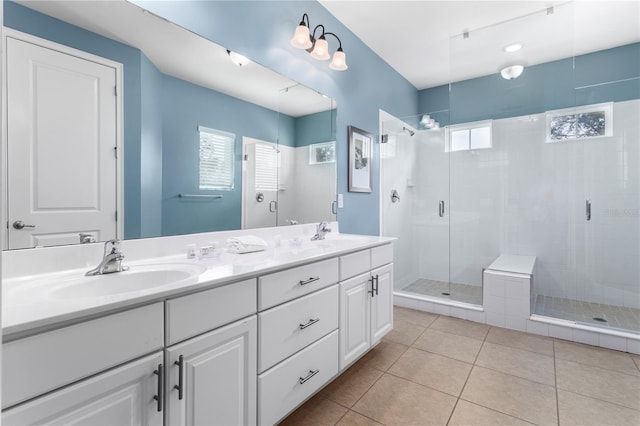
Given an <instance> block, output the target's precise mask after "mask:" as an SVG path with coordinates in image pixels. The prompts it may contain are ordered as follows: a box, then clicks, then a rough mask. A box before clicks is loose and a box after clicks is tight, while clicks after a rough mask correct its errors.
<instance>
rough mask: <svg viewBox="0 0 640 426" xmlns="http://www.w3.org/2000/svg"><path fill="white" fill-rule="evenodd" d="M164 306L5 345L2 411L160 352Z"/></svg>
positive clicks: (150, 307) (146, 308)
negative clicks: (141, 357) (119, 365)
mask: <svg viewBox="0 0 640 426" xmlns="http://www.w3.org/2000/svg"><path fill="white" fill-rule="evenodd" d="M162 319H163V306H162V303H155V304H153V305H149V306H145V307H142V308H137V309H132V310H130V311H126V312H121V313H119V314H114V315H109V316H106V317H103V318H98V319H95V320H91V321H87V322H84V323H81V324H76V325H72V326H68V327H64V328H60V329H58V330H53V331H49V332H46V333H42V334H38V335H35V336H31V337H26V338H24V339H20V340H15V341H13V342H9V343H5V344H3V345H2V407H3V408H5V407H10V406H12V405H14V404H17V403H19V402H22V401H25V400H27V399H30V398H33V397H35V396H37V395H40V394H43V393H45V392H48V391H51V390H54V389H57V388H59V387H61V386H64V385H66V384H68V383H71V382H74V381H76V380H79V379H82V378H85V377H87V376H90V375H92V374H95V373H98V372H100V371H103V370H106V369H108V368H111V367H114V366H116V365H118V364H122V363H124V362H127V361H129V360H132V359H134V358H137V357H139V356H142V355H146V354H148V353H151V352H153V351H157V350H159V349H162V343H163V335H162V334H163V327H162V323H163V321H162Z"/></svg>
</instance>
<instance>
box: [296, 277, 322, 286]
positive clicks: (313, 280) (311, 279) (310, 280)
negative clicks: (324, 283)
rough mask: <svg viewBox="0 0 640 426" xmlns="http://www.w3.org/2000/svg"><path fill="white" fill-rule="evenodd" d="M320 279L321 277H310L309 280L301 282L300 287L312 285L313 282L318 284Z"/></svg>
mask: <svg viewBox="0 0 640 426" xmlns="http://www.w3.org/2000/svg"><path fill="white" fill-rule="evenodd" d="M319 279H320V277H310V278H309V279H308V280H300V285H307V284H311V283H312V282H316V281H318V280H319Z"/></svg>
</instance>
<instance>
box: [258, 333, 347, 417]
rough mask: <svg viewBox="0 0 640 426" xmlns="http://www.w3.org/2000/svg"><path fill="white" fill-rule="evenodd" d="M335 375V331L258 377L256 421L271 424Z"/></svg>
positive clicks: (336, 371) (336, 361) (336, 369)
mask: <svg viewBox="0 0 640 426" xmlns="http://www.w3.org/2000/svg"><path fill="white" fill-rule="evenodd" d="M314 372H316V373H315V374H313V373H314ZM312 374H313V375H312ZM336 374H338V330H336V331H334V332H333V333H331V334H329V335H328V336H326V337H324V338H322V339H321V340H319V341H318V342H316V343H314V344H313V345H311V346H309V347H308V348H306V349H304V350H302V351H300V352H298V353H297V354H295V355H294V356H292V357H291V358H289V359H288V360H286V361H284V362H282V363H280V364H278V365H276V366H275V367H273V368H272V369H271V370H269V371H267V372H266V373H263V374H261V375H259V376H258V413H259V414H258V424H261V425H272V424H275V423H276V422H277V421H278V420H280V419H282V417H284V416H285V415H286V414H288V413H289V412H290V411H291V410H292V409H294V408H295V407H297V406H298V404H300V403H301V402H302V401H304V400H305V399H307V398H308V397H309V396H310V395H312V394H313V393H314V392H316V391H317V390H318V389H320V388H321V387H322V386H323V385H324V384H325V383H327V382H328V381H329V380H331V379H332V378H333V377H334V376H335V375H336ZM309 376H311V377H309ZM305 378H307V380H306V381H304V383H300V382H301V381H303V380H304V379H305Z"/></svg>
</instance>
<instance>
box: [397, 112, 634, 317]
mask: <svg viewBox="0 0 640 426" xmlns="http://www.w3.org/2000/svg"><path fill="white" fill-rule="evenodd" d="M639 117H640V101H638V100H633V101H626V102H618V103H614V104H613V119H614V129H613V136H612V137H603V138H594V139H583V140H578V141H565V142H557V143H553V144H551V143H545V139H546V128H547V127H546V126H547V125H546V115H545V114H544V113H541V114H534V115H528V116H521V117H514V118H507V119H500V120H494V121H493V147H492V148H491V149H485V150H475V151H459V152H453V153H448V152H444V149H443V147H444V143H443V138H444V133H445V131H444V130H440V131H422V132H418V133H417V134H416V136H415V137H414V138H413V143H412V144H411V145H412V146H413V147H414V148H413V149H414V152H413V153H411V154H413V155H414V158H417V159H418V160H417V164H416V167H415V172H417V173H416V175H415V178H416V182H415V183H416V187H415V188H410V189H407V188H405V192H406V191H413V192H414V198H413V203H414V204H413V206H411V208H412V209H413V215H412V218H411V217H408V216H407V211H406V210H405V209H403V210H405V211H404V216H403V217H402V219H399V220H401V222H399V223H398V226H400V223H404V224H405V225H406V224H408V223H411V224H412V226H411V228H412V229H411V230H412V231H413V233H410V238H412V243H411V244H412V245H411V248H407V253H415V252H416V251H414V249H415V248H416V245H417V248H418V250H417V257H418V261H417V263H418V265H419V277H420V278H426V279H431V280H437V281H451V282H455V283H461V284H472V285H480V284H481V271H482V268H485V267H487V266H488V265H489V264H490V263H491V262H492V261H493V260H494V259H495V258H496V257H498V256H499V255H500V254H522V255H535V256H537V270H536V279H535V285H536V287H535V292H536V293H537V294H543V295H545V296H552V297H563V298H570V299H574V300H582V301H587V302H596V303H606V304H613V305H619V306H628V307H635V308H638V307H640V266H639V265H638V258H639V257H640V216H639V211H638V206H639V204H640V203H639V197H640V175H639V173H640V172H639V170H640V150H639V145H640V144H639V141H640V125H639ZM407 141H408V139H407ZM405 154H406V153H405ZM406 155H408V154H406ZM406 164H408V163H405V167H406ZM411 164H413V163H411ZM394 172H395V173H393V174H392V173H388V171H387V165H386V163H385V180H386V179H389V177H390V176H393V178H394V179H396V180H397V182H398V185H400V186H402V182H404V181H406V178H407V176H406V172H405V171H404V169H403V168H402V167H399V168H397V169H394ZM412 173H414V171H413V169H412ZM449 179H450V182H449ZM405 187H406V184H405ZM443 188H445V192H444V193H443ZM385 195H386V194H385ZM442 197H445V198H446V201H447V213H451V216H450V217H449V218H447V217H445V218H444V219H441V218H439V217H438V205H437V202H438V200H439V199H442ZM409 198H410V197H405V198H403V200H402V203H405V200H407V199H409ZM587 198H589V199H591V201H592V220H591V221H589V222H588V221H586V219H585V200H586V199H587ZM404 207H408V206H407V205H405V206H404ZM391 210H393V209H391ZM447 219H449V220H447ZM405 221H406V222H405ZM385 223H387V222H386V221H385ZM449 224H450V225H451V226H450V227H449ZM406 228H410V227H409V226H405V229H406ZM388 235H399V234H388ZM418 242H419V243H418ZM449 244H451V245H450V247H449ZM400 245H402V244H398V246H400ZM449 253H450V256H451V257H450V258H449ZM449 262H450V268H451V270H450V273H451V276H450V277H449ZM407 283H408V282H405V284H407Z"/></svg>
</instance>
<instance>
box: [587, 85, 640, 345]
mask: <svg viewBox="0 0 640 426" xmlns="http://www.w3.org/2000/svg"><path fill="white" fill-rule="evenodd" d="M636 84H637V83H636ZM602 108H604V109H605V110H607V109H609V110H610V112H611V113H612V114H607V115H606V116H605V120H608V121H609V122H607V123H606V126H609V125H611V126H612V127H611V129H607V132H609V131H610V134H611V136H604V137H594V138H589V139H585V140H584V201H583V202H584V209H585V210H584V213H583V222H584V234H583V235H582V236H581V237H582V240H581V241H579V242H578V245H579V246H583V247H584V248H583V250H582V253H581V254H582V255H583V256H584V257H583V262H584V270H583V271H579V274H580V276H581V277H582V278H583V279H582V283H583V286H582V288H581V290H582V291H581V294H580V295H581V296H582V297H580V298H579V300H578V301H576V303H575V319H576V321H577V322H578V323H583V324H588V325H597V326H600V327H608V328H614V329H618V330H624V331H629V332H633V333H639V332H640V265H639V263H638V259H639V258H640V219H639V213H638V212H639V207H640V203H639V198H640V172H639V169H640V149H639V146H640V144H639V141H640V126H639V125H638V121H639V119H638V117H640V101H638V100H631V101H625V102H615V103H609V104H599V105H597V106H596V107H595V109H598V110H599V109H602ZM590 109H594V108H590Z"/></svg>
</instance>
